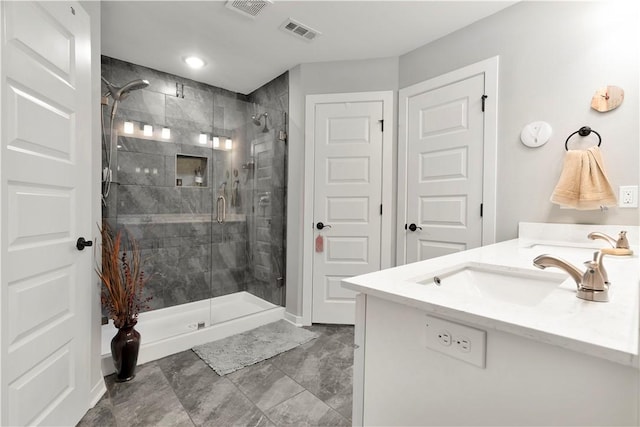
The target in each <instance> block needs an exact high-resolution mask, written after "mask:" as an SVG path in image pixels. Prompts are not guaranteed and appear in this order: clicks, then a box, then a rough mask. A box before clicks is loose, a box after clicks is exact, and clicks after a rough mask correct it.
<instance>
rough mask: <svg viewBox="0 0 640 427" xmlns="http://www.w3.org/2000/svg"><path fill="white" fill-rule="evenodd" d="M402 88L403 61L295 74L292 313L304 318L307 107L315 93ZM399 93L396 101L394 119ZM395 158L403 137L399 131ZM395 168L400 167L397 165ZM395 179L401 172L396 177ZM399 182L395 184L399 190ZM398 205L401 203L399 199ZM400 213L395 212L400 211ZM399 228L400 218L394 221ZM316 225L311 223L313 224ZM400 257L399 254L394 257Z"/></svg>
mask: <svg viewBox="0 0 640 427" xmlns="http://www.w3.org/2000/svg"><path fill="white" fill-rule="evenodd" d="M397 89H398V58H396V57H394V58H382V59H370V60H361V61H338V62H319V63H312V64H301V65H298V66H297V67H295V68H293V69H291V70H289V139H288V144H289V151H288V156H289V157H288V169H289V176H288V182H287V186H288V187H287V301H286V308H287V313H288V314H289V315H290V316H294V317H295V316H300V315H301V314H302V265H303V255H304V248H303V242H302V234H303V224H302V214H303V201H304V179H307V178H311V179H312V178H313V177H307V176H306V175H305V173H304V127H305V123H304V108H305V97H306V96H307V95H311V94H323V93H346V92H372V91H384V90H393V91H394V92H397ZM396 104H397V93H396V95H395V96H394V117H395V116H396V111H395V105H396ZM393 132H394V135H393V141H394V142H393V146H394V150H393V151H394V159H393V164H394V165H395V164H396V161H395V156H396V152H397V150H396V149H395V147H396V146H397V144H396V141H397V138H396V136H397V134H396V129H395V126H394V128H393ZM394 167H395V166H394ZM393 175H394V176H395V171H394V172H393ZM395 187H396V183H395V182H394V183H393V188H395ZM394 203H395V200H394ZM394 212H395V209H394ZM391 220H392V221H393V223H394V224H395V217H394V218H391ZM307 226H311V224H307ZM392 256H393V258H395V254H392Z"/></svg>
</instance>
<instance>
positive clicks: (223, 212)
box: [216, 196, 227, 224]
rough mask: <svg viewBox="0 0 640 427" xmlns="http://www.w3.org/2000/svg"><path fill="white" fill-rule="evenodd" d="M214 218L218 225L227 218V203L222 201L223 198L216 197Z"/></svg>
mask: <svg viewBox="0 0 640 427" xmlns="http://www.w3.org/2000/svg"><path fill="white" fill-rule="evenodd" d="M220 202H222V204H220ZM221 207H222V209H221ZM216 216H217V218H216V220H217V221H218V224H222V223H223V222H224V220H225V218H226V216H227V201H226V200H225V199H224V196H218V200H217V201H216Z"/></svg>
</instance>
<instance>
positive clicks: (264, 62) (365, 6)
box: [102, 0, 515, 94]
mask: <svg viewBox="0 0 640 427" xmlns="http://www.w3.org/2000/svg"><path fill="white" fill-rule="evenodd" d="M513 3H515V2H514V1H451V0H448V1H430V0H422V1H420V0H414V1H363V0H360V1H356V0H353V1H311V0H297V1H283V0H274V2H273V4H271V5H268V6H266V7H265V8H263V9H262V12H261V13H260V14H259V15H258V16H257V17H256V18H249V17H245V16H243V15H240V14H238V13H237V12H234V11H232V10H230V9H228V8H227V7H225V1H222V0H214V1H103V2H102V54H103V55H106V56H110V57H113V58H118V59H121V60H124V61H128V62H132V63H135V64H139V65H144V66H147V67H150V68H154V69H157V70H161V71H164V72H167V73H171V74H176V75H179V76H183V77H187V78H191V79H193V80H197V81H200V82H203V83H207V84H210V85H213V86H218V87H222V88H225V89H228V90H231V91H234V92H240V93H243V94H248V93H250V92H252V91H253V90H255V89H257V88H258V87H260V86H262V85H263V84H265V83H267V82H269V81H270V80H272V79H273V78H275V77H277V76H278V75H280V74H282V73H283V72H285V71H286V70H288V69H291V68H293V67H295V66H296V65H298V64H302V63H309V62H321V61H338V60H354V59H371V58H385V57H394V56H400V55H402V54H404V53H407V52H409V51H411V50H413V49H415V48H417V47H419V46H422V45H424V44H427V43H429V42H431V41H433V40H436V39H438V38H440V37H442V36H444V35H446V34H449V33H451V32H453V31H455V30H457V29H459V28H462V27H465V26H467V25H469V24H471V23H473V22H475V21H477V20H480V19H482V18H484V17H486V16H489V15H491V14H493V13H495V12H497V11H499V10H501V9H503V8H505V7H508V6H510V5H512V4H513ZM287 18H293V19H294V20H296V21H298V22H300V23H301V24H304V25H306V26H309V27H311V28H313V29H315V30H318V31H319V32H321V33H322V35H321V36H320V37H318V38H317V39H316V40H314V41H313V42H306V41H304V40H300V39H298V38H296V37H294V36H292V35H290V34H287V33H285V32H283V31H282V30H280V29H279V27H280V25H282V23H283V22H284V21H285V20H286V19H287ZM187 55H198V56H200V57H201V58H202V59H204V60H205V61H206V63H207V65H206V66H205V67H204V68H202V69H200V70H191V69H189V68H188V67H187V66H186V64H185V63H184V62H183V61H182V58H183V57H185V56H187Z"/></svg>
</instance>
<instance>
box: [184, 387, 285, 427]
mask: <svg viewBox="0 0 640 427" xmlns="http://www.w3.org/2000/svg"><path fill="white" fill-rule="evenodd" d="M183 405H184V406H185V408H186V409H187V411H189V414H190V415H191V419H192V420H193V421H194V423H196V424H197V425H202V426H267V425H272V424H271V422H270V421H269V419H268V418H267V417H266V416H265V415H264V414H263V413H262V411H260V410H259V409H258V408H257V407H256V406H255V405H254V404H253V403H252V402H251V401H250V400H249V399H248V398H247V397H246V396H245V395H244V394H242V392H241V391H240V390H238V388H237V387H236V386H235V385H234V384H233V383H232V382H231V381H229V380H228V379H227V378H222V379H221V380H220V381H216V382H215V383H213V384H211V386H210V387H209V388H208V389H207V390H203V393H201V394H200V395H199V396H195V395H190V396H189V398H188V399H187V400H183Z"/></svg>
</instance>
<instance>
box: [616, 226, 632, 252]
mask: <svg viewBox="0 0 640 427" xmlns="http://www.w3.org/2000/svg"><path fill="white" fill-rule="evenodd" d="M616 248H618V249H629V240H627V232H626V231H625V230H622V231H621V232H620V233H619V234H618V240H617V241H616Z"/></svg>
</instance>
